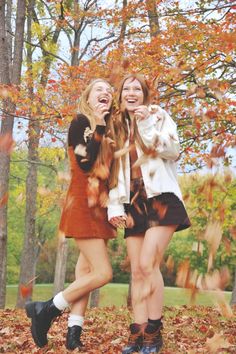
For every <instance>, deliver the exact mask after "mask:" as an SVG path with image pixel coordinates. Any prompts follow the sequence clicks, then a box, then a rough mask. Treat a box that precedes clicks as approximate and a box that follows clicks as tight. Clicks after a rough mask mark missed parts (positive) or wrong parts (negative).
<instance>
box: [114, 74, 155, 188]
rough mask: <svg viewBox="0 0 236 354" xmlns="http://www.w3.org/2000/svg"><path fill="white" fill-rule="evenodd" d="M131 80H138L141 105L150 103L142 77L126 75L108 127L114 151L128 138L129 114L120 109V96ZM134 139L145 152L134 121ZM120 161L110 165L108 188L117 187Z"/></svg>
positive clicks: (147, 90) (116, 160)
mask: <svg viewBox="0 0 236 354" xmlns="http://www.w3.org/2000/svg"><path fill="white" fill-rule="evenodd" d="M129 79H132V81H134V80H138V81H139V83H140V85H141V87H142V91H143V96H144V98H143V104H144V105H148V104H149V103H150V89H149V86H148V83H147V81H146V80H145V78H144V76H142V75H140V74H128V75H126V76H125V77H124V78H123V80H122V81H121V83H120V86H119V88H118V91H117V95H116V96H117V104H118V109H117V111H116V112H115V113H114V118H113V119H112V121H111V125H110V126H109V130H110V132H111V134H112V136H113V140H114V141H115V149H116V150H120V149H122V148H123V147H124V144H125V142H126V141H127V139H128V137H129V130H128V119H129V114H128V112H127V110H124V109H122V105H121V95H122V90H123V87H124V84H125V82H126V81H127V80H129ZM134 139H135V140H136V141H137V143H138V144H139V146H140V148H141V149H142V150H143V151H144V152H145V151H146V150H147V148H146V146H145V144H144V143H143V141H142V139H141V137H140V135H139V132H138V128H137V124H136V120H134ZM120 167H121V166H120V161H119V159H114V160H113V163H112V169H111V173H110V178H109V187H110V188H114V187H115V186H116V185H117V181H118V173H119V168H120ZM122 167H123V168H125V157H124V156H123V157H122Z"/></svg>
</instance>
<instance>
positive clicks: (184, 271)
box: [176, 259, 190, 288]
mask: <svg viewBox="0 0 236 354" xmlns="http://www.w3.org/2000/svg"><path fill="white" fill-rule="evenodd" d="M189 277H190V262H189V259H186V260H184V261H183V262H182V263H181V264H180V266H179V268H178V272H177V277H176V284H177V286H179V287H182V288H186V287H188V282H189Z"/></svg>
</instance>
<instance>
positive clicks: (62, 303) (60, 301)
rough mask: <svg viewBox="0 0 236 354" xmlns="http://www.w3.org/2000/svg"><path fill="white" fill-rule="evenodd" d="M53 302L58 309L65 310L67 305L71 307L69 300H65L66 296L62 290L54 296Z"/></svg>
mask: <svg viewBox="0 0 236 354" xmlns="http://www.w3.org/2000/svg"><path fill="white" fill-rule="evenodd" d="M53 303H54V305H55V306H56V308H58V310H60V311H63V310H65V309H66V308H67V307H69V304H68V302H67V301H66V300H65V298H64V296H63V295H62V291H61V292H60V293H58V294H57V295H56V296H54V298H53Z"/></svg>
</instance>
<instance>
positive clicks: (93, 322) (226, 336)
mask: <svg viewBox="0 0 236 354" xmlns="http://www.w3.org/2000/svg"><path fill="white" fill-rule="evenodd" d="M130 317H131V314H130V312H129V311H128V310H127V308H126V307H121V308H117V307H109V308H108V307H107V308H95V309H90V310H88V312H87V314H86V320H85V326H84V330H83V333H82V338H81V340H82V342H83V343H84V345H85V347H84V349H83V350H81V351H80V352H81V353H86V354H118V353H121V350H122V348H123V347H124V345H125V344H126V343H127V339H128V335H129V333H128V327H129V324H130ZM67 318H68V313H67V312H66V313H63V315H62V316H61V317H59V318H58V319H56V321H55V322H54V323H53V325H52V327H51V329H50V331H49V335H48V338H49V344H48V345H47V346H46V347H45V348H44V349H39V348H37V347H36V346H35V344H34V342H33V340H32V338H31V334H30V321H29V319H28V318H27V317H26V314H25V312H24V311H23V310H9V309H7V310H1V311H0V353H7V354H10V353H12V354H13V353H14V354H19V353H22V354H23V353H24V354H32V353H42V352H44V353H56V354H65V353H69V351H67V350H66V348H65V338H66V332H67ZM163 322H164V330H163V339H164V347H163V349H162V351H161V352H162V354H183V353H188V354H190V353H192V354H196V353H204V354H206V353H225V354H226V353H231V354H233V353H235V351H236V326H235V320H234V318H228V319H224V318H222V317H221V316H220V315H219V312H218V311H217V310H215V309H214V308H211V307H202V306H181V307H166V308H165V309H164V319H163ZM221 350H224V351H221ZM75 352H77V351H75Z"/></svg>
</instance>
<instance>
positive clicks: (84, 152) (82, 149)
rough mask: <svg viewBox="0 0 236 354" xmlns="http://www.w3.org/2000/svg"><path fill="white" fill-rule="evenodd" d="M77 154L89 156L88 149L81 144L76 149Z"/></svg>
mask: <svg viewBox="0 0 236 354" xmlns="http://www.w3.org/2000/svg"><path fill="white" fill-rule="evenodd" d="M74 151H75V154H76V155H79V156H83V157H85V156H86V155H87V149H86V146H85V145H82V144H79V145H77V146H76V147H75V150H74Z"/></svg>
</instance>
